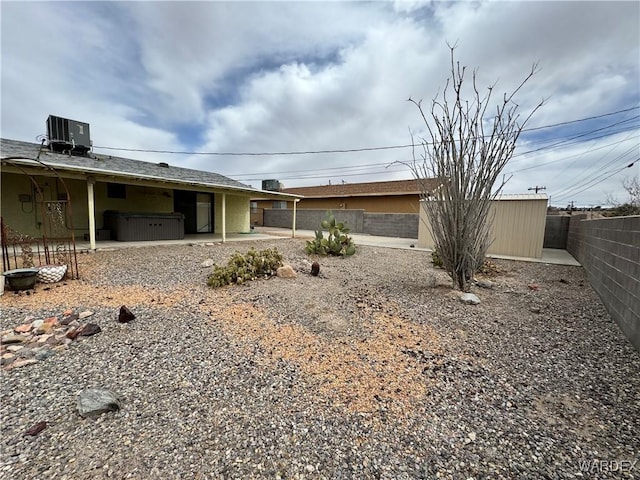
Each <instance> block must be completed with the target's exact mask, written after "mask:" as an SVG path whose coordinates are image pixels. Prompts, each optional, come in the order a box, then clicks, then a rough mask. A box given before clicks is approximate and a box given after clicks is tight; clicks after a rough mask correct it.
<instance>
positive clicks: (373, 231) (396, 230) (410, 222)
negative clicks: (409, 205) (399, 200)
mask: <svg viewBox="0 0 640 480" xmlns="http://www.w3.org/2000/svg"><path fill="white" fill-rule="evenodd" d="M419 221H420V220H419V218H418V214H417V213H365V214H364V230H363V233H368V234H369V235H380V236H383V237H401V238H418V222H419Z"/></svg>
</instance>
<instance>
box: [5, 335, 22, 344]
mask: <svg viewBox="0 0 640 480" xmlns="http://www.w3.org/2000/svg"><path fill="white" fill-rule="evenodd" d="M26 341H27V339H26V337H23V336H22V335H12V334H8V335H5V336H3V337H2V343H3V344H4V345H8V344H11V343H22V342H26Z"/></svg>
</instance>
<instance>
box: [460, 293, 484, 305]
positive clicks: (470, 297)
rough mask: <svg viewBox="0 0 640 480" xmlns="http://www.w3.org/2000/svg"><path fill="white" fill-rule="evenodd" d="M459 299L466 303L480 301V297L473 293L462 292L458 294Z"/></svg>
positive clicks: (471, 303) (474, 303)
mask: <svg viewBox="0 0 640 480" xmlns="http://www.w3.org/2000/svg"><path fill="white" fill-rule="evenodd" d="M460 301H461V302H462V303H466V304H467V305H478V304H479V303H480V299H479V298H478V297H477V296H475V295H474V294H473V293H463V294H462V295H460Z"/></svg>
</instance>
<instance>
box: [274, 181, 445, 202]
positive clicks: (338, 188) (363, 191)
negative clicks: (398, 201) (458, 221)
mask: <svg viewBox="0 0 640 480" xmlns="http://www.w3.org/2000/svg"><path fill="white" fill-rule="evenodd" d="M422 182H423V181H420V182H419V181H418V180H416V179H412V180H392V181H388V182H366V183H343V184H338V185H317V186H313V187H296V188H285V189H283V190H282V192H283V193H285V192H286V193H292V194H296V195H303V196H304V197H305V198H326V197H355V196H373V195H414V194H415V195H417V194H420V193H421V192H422V189H423V188H428V189H430V188H433V187H434V186H435V185H436V179H433V178H428V179H425V180H424V182H425V183H424V184H423V183H422Z"/></svg>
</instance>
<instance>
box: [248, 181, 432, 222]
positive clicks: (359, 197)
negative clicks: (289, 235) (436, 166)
mask: <svg viewBox="0 0 640 480" xmlns="http://www.w3.org/2000/svg"><path fill="white" fill-rule="evenodd" d="M434 186H435V180H433V179H427V180H421V181H420V182H418V180H416V179H412V180H392V181H386V182H366V183H341V184H337V185H317V186H312V187H295V188H283V189H281V190H279V191H280V192H281V193H288V194H293V195H300V196H302V197H304V198H302V199H300V201H299V203H298V208H299V209H321V210H346V209H349V210H364V211H367V212H376V213H415V214H417V213H419V205H420V195H421V192H422V191H423V190H427V191H428V190H430V189H431V188H433V187H434ZM263 189H264V187H263ZM290 206H291V203H287V204H286V205H285V204H284V203H280V204H277V203H274V202H254V204H253V205H252V207H253V210H254V213H257V212H255V210H260V209H264V208H290Z"/></svg>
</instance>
